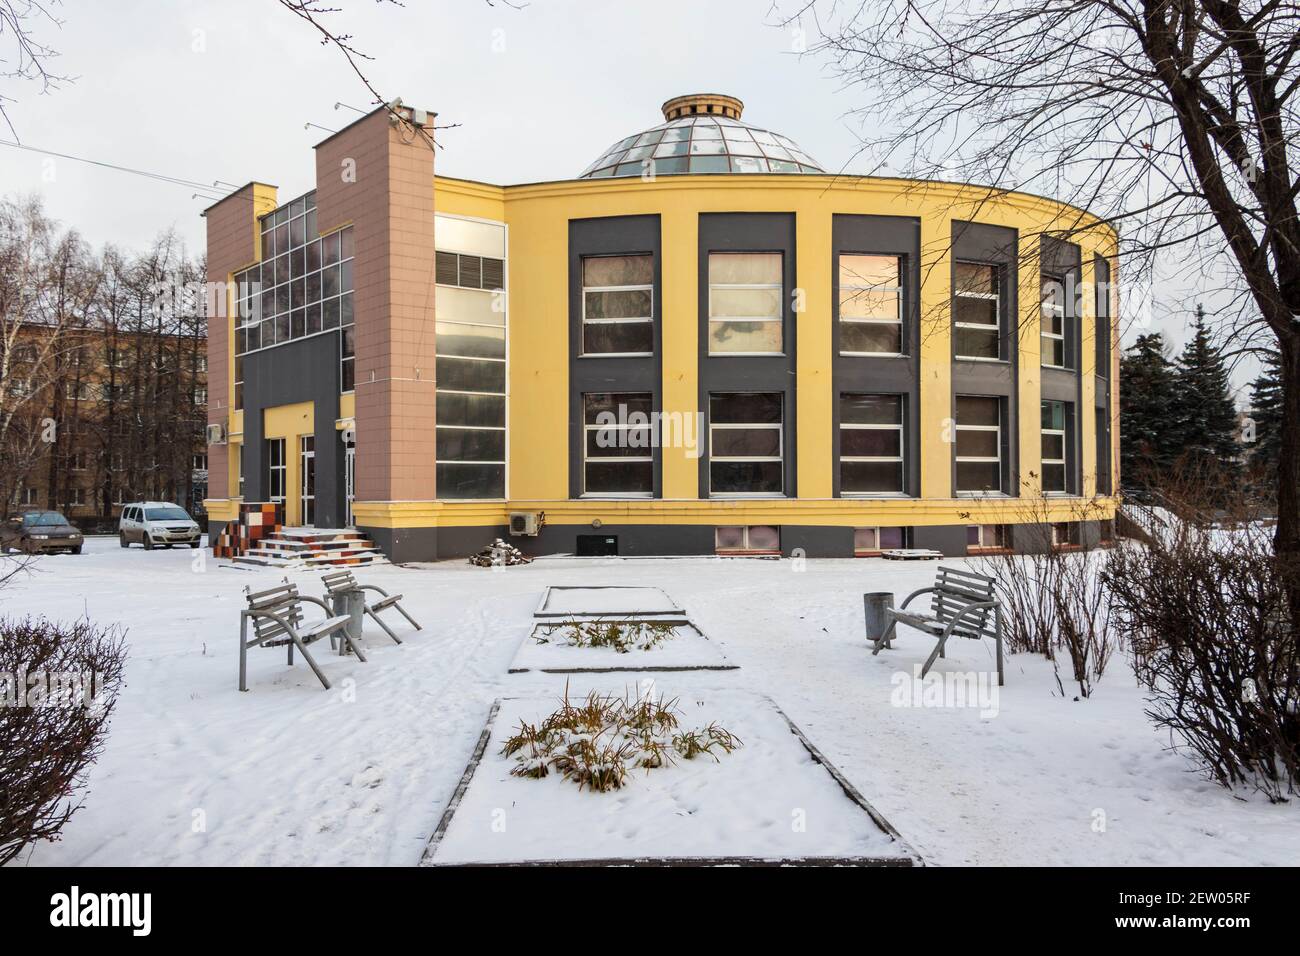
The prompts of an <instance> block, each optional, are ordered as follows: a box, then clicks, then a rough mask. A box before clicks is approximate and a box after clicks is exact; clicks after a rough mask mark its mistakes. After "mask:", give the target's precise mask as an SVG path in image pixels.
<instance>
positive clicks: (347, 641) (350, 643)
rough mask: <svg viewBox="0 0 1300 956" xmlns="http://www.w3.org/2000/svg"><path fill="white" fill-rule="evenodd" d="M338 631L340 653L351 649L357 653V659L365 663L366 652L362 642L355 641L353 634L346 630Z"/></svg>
mask: <svg viewBox="0 0 1300 956" xmlns="http://www.w3.org/2000/svg"><path fill="white" fill-rule="evenodd" d="M337 633H338V635H339V654H343V653H344V652H345V651H346V650H349V649H350V650H351V651H352V653H353V654H355V655H357V660H359V661H360V662H361V663H363V664H364V663H365V662H366V652H365V651H363V650H362V649H361V643H360V642H359V641H354V640H353V639H352V635H351V634H349V633H348V632H347V631H346V630H342V631H338V632H337Z"/></svg>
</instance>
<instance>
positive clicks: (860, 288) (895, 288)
mask: <svg viewBox="0 0 1300 956" xmlns="http://www.w3.org/2000/svg"><path fill="white" fill-rule="evenodd" d="M844 256H878V257H879V258H881V259H893V260H894V265H895V266H896V267H897V269H898V272H897V275H898V282H897V284H896V285H892V286H891V285H857V284H853V285H845V284H844V283H843V282H841V283H840V297H841V299H842V298H843V295H844V290H845V289H849V290H850V291H853V292H876V291H879V292H894V293H897V295H898V318H896V319H866V318H856V317H849V318H845V317H844V313H843V311H842V306H843V302H842V301H837V302H836V303H835V309H836V312H837V314H839V317H840V323H841V324H843V323H849V324H852V325H896V326H898V346H899V350H898V351H897V352H850V351H846V350H845V349H839V354H840V355H851V356H852V355H856V356H870V357H880V356H885V357H897V356H900V355H906V354H907V353H906V351H904V350H905V349H906V347H907V341H906V339H905V338H904V336H903V332H904V329H903V281H902V278H903V257H902V256H895V255H888V254H881V253H875V252H841V253H840V254H839V255H837V256H836V257H835V269H836V275H837V276H838V275H839V272H840V260H841V259H843V258H844ZM837 347H838V343H837Z"/></svg>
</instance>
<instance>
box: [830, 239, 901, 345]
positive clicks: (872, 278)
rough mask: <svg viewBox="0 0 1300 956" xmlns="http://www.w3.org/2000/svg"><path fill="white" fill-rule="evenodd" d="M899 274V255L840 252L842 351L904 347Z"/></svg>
mask: <svg viewBox="0 0 1300 956" xmlns="http://www.w3.org/2000/svg"><path fill="white" fill-rule="evenodd" d="M902 276H903V260H902V259H901V258H899V257H898V256H860V255H841V256H840V258H839V280H840V303H839V304H840V354H841V355H898V354H900V353H901V352H902V351H903V281H902Z"/></svg>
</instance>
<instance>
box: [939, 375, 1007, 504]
mask: <svg viewBox="0 0 1300 956" xmlns="http://www.w3.org/2000/svg"><path fill="white" fill-rule="evenodd" d="M960 397H962V398H988V399H992V400H993V401H994V402H995V403H996V407H997V410H998V423H997V424H996V425H960V424H958V423H957V419H956V416H955V415H954V416H953V432H954V441H953V446H952V449H953V461H954V463H956V464H961V463H962V462H976V463H978V464H988V463H989V462H997V465H998V485H999V487H998V489H997V490H996V491H964V490H959V489H958V488H957V487H956V484H957V475H958V474H960V472H961V469H960V468H953V486H954V487H953V493H954V494H955V495H956V496H957V497H958V498H994V497H1006V491H1005V490H1004V489H1003V488H1002V487H1001V484H1002V426H1003V425H1005V424H1006V422H1005V421H1004V420H1003V415H1002V399H1001V398H999V397H998V396H996V395H963V396H960ZM960 432H993V433H994V434H996V435H997V436H998V440H997V444H996V446H995V447H996V448H997V450H998V453H997V454H996V455H995V456H993V457H991V458H990V457H988V456H987V455H959V454H957V442H956V441H955V438H956V433H960Z"/></svg>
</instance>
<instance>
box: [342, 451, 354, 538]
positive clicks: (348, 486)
mask: <svg viewBox="0 0 1300 956" xmlns="http://www.w3.org/2000/svg"><path fill="white" fill-rule="evenodd" d="M356 487H357V446H356V443H355V442H347V443H346V444H345V445H344V453H343V490H344V505H343V508H344V515H343V523H344V526H345V527H348V528H351V527H352V501H353V499H354V498H355V497H356Z"/></svg>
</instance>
